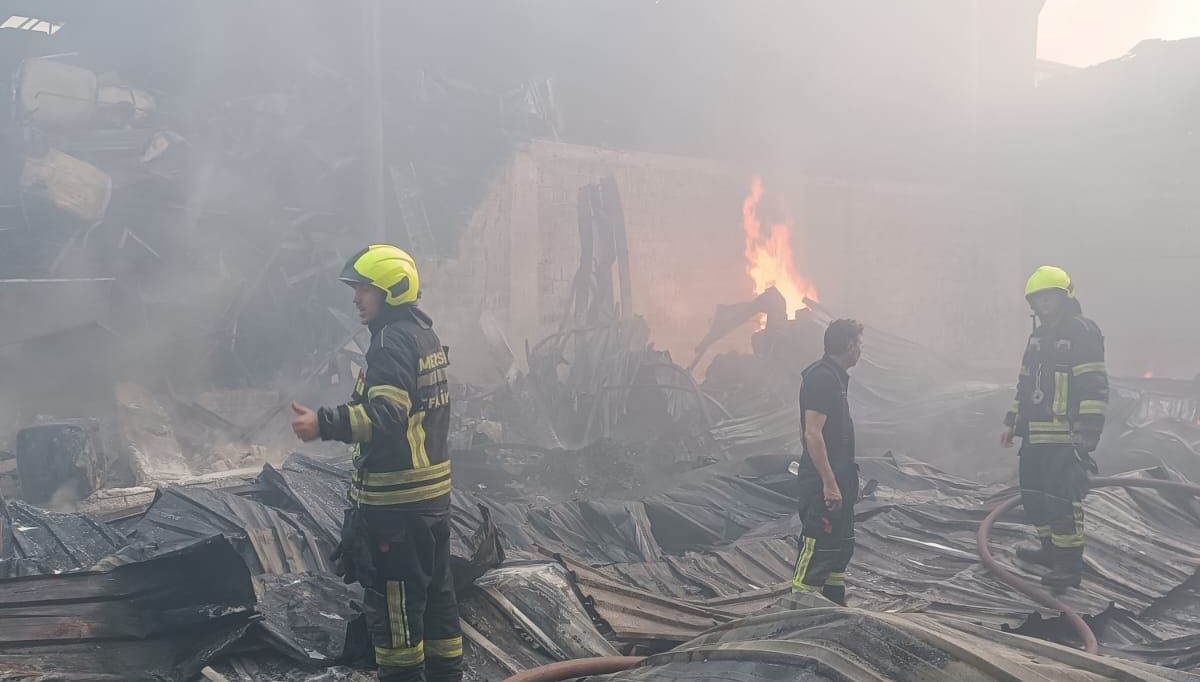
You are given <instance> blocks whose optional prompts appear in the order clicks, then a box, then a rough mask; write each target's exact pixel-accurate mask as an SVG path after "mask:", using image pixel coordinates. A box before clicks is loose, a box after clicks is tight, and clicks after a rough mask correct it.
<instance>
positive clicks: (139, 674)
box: [0, 537, 254, 682]
mask: <svg viewBox="0 0 1200 682" xmlns="http://www.w3.org/2000/svg"><path fill="white" fill-rule="evenodd" d="M164 550H165V551H164V552H163V553H162V554H160V555H159V556H157V557H155V558H153V559H150V560H147V561H140V562H136V563H131V564H127V565H124V566H118V567H117V568H114V569H113V570H111V571H108V572H97V571H83V572H74V573H64V574H62V575H45V576H29V577H23V578H13V579H10V580H3V581H0V671H3V672H4V673H6V674H7V675H12V676H15V677H17V679H22V678H21V677H20V676H19V674H20V673H22V671H25V672H28V674H29V676H30V677H29V679H64V680H79V681H82V680H108V681H112V680H129V681H138V680H154V681H155V682H162V681H164V680H170V681H178V682H191V681H192V680H193V679H195V677H196V675H198V674H199V672H200V668H201V667H203V666H204V665H205V661H207V660H209V659H211V658H212V656H213V655H214V654H215V653H216V652H218V651H221V650H223V649H225V648H226V647H228V646H229V645H230V644H232V643H233V642H235V641H237V640H238V639H240V638H241V637H242V636H243V635H244V634H245V632H246V629H247V628H248V627H249V625H250V622H251V618H252V616H253V613H254V611H253V607H254V591H253V588H252V587H251V584H250V572H249V571H248V570H247V569H246V565H245V563H244V562H243V561H242V557H240V556H239V555H238V553H237V552H236V551H235V550H234V549H233V547H232V546H230V544H229V543H228V542H227V541H226V540H225V539H224V538H221V537H214V538H210V539H207V540H203V541H201V542H193V543H190V544H187V545H186V546H184V547H182V548H178V549H175V550H167V549H166V548H164ZM38 674H45V675H49V676H50V677H49V678H43V677H37V675H38ZM5 679H12V678H11V677H6V678H5Z"/></svg>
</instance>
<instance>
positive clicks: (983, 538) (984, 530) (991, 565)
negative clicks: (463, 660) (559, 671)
mask: <svg viewBox="0 0 1200 682" xmlns="http://www.w3.org/2000/svg"><path fill="white" fill-rule="evenodd" d="M1106 486H1121V487H1124V488H1153V489H1155V490H1173V491H1175V492H1181V493H1188V494H1190V495H1195V496H1198V497H1200V485H1196V484H1195V483H1185V482H1182V481H1163V480H1157V479H1149V478H1121V477H1107V478H1093V479H1091V487H1092V488H1103V487H1106ZM1020 503H1021V498H1020V497H1019V496H1018V497H1013V498H1011V499H1008V500H1005V501H1004V502H1001V503H1000V504H999V505H997V506H996V508H995V509H993V510H992V512H991V513H990V514H988V515H987V518H985V519H984V520H983V523H981V524H979V532H978V533H976V534H975V545H976V548H977V549H978V550H979V558H980V560H981V561H983V565H984V566H986V567H987V569H988V570H989V571H991V572H992V573H993V574H994V575H995V576H996V577H997V578H998V579H1000V581H1001V582H1003V583H1004V584H1006V585H1008V586H1009V587H1011V588H1013V589H1014V590H1016V591H1018V592H1020V593H1021V594H1023V595H1025V596H1027V597H1029V598H1030V599H1032V600H1034V601H1035V602H1037V603H1039V604H1041V605H1042V606H1045V607H1046V608H1049V609H1054V610H1055V611H1060V612H1061V613H1062V614H1063V616H1064V617H1065V618H1066V619H1067V621H1068V622H1069V623H1070V624H1071V627H1073V628H1075V631H1076V632H1077V633H1079V638H1080V639H1081V640H1082V641H1083V650H1084V651H1086V652H1088V653H1089V654H1094V653H1098V652H1099V644H1098V643H1097V642H1096V635H1095V633H1093V632H1092V629H1091V628H1090V627H1088V624H1087V623H1085V622H1083V618H1082V617H1081V616H1080V615H1079V614H1078V613H1076V612H1075V610H1074V609H1072V608H1071V607H1070V606H1067V605H1066V604H1064V603H1063V602H1061V601H1059V600H1058V599H1056V598H1055V597H1054V596H1053V595H1051V594H1050V593H1049V592H1047V591H1046V590H1043V589H1041V588H1040V587H1034V586H1033V585H1032V584H1030V583H1029V582H1027V581H1025V580H1022V579H1020V578H1018V577H1017V576H1015V575H1013V574H1012V573H1009V572H1008V570H1006V569H1005V568H1003V567H1002V566H1000V564H999V563H997V562H996V559H995V558H994V557H993V556H992V553H991V551H989V550H988V535H989V534H990V533H991V532H992V524H994V523H995V522H996V519H998V518H1000V517H1001V516H1003V515H1004V514H1006V513H1008V511H1009V510H1011V509H1012V508H1013V507H1016V506H1017V505H1018V504H1020ZM568 679H569V678H568Z"/></svg>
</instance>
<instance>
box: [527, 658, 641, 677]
mask: <svg viewBox="0 0 1200 682" xmlns="http://www.w3.org/2000/svg"><path fill="white" fill-rule="evenodd" d="M642 660H643V657H641V656H600V657H597V658H576V659H574V660H571V661H559V662H558V663H551V664H549V665H543V666H541V667H539V668H530V669H529V670H525V671H522V672H519V673H517V674H516V675H513V676H512V677H510V678H508V679H506V680H504V682H562V681H563V680H573V679H575V678H576V677H584V676H586V675H606V674H608V673H618V672H621V671H622V670H629V669H630V668H632V667H633V666H635V665H637V664H638V663H641V662H642Z"/></svg>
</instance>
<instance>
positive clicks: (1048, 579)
mask: <svg viewBox="0 0 1200 682" xmlns="http://www.w3.org/2000/svg"><path fill="white" fill-rule="evenodd" d="M1025 297H1026V299H1027V300H1028V301H1029V305H1030V307H1032V308H1033V311H1034V314H1035V315H1036V316H1037V326H1036V327H1035V328H1034V330H1033V334H1032V335H1031V336H1030V337H1029V344H1028V345H1027V346H1026V348H1025V357H1024V359H1023V360H1022V361H1021V372H1020V377H1019V378H1018V380H1017V397H1016V400H1015V401H1014V403H1013V406H1012V408H1011V409H1010V410H1009V412H1008V414H1007V415H1006V416H1005V419H1004V424H1005V429H1004V433H1003V434H1002V435H1001V443H1002V444H1003V445H1004V446H1005V447H1012V444H1013V439H1014V437H1020V438H1021V450H1020V452H1019V456H1020V460H1021V462H1020V480H1021V502H1022V504H1023V505H1024V507H1025V516H1026V517H1027V518H1028V519H1029V522H1030V523H1031V524H1033V526H1034V527H1035V528H1036V529H1037V535H1038V540H1039V544H1038V546H1037V547H1034V548H1027V547H1020V548H1018V550H1017V555H1018V556H1020V557H1021V558H1023V559H1025V560H1027V561H1033V562H1037V563H1040V564H1044V565H1046V566H1049V567H1050V568H1051V569H1052V570H1051V572H1050V573H1048V574H1046V575H1044V576H1042V583H1043V584H1045V585H1048V586H1051V587H1070V586H1078V585H1079V583H1080V577H1081V574H1082V572H1083V541H1084V532H1083V497H1084V495H1086V494H1087V490H1088V479H1087V471H1085V469H1091V470H1092V471H1093V472H1095V471H1096V465H1095V462H1094V461H1093V460H1092V458H1091V452H1092V451H1093V450H1095V449H1096V445H1097V444H1098V443H1099V442H1100V432H1101V430H1102V429H1103V428H1104V410H1105V407H1106V405H1107V404H1108V374H1107V373H1106V371H1105V368H1104V337H1103V335H1101V333H1100V328H1099V327H1097V326H1096V323H1095V322H1092V321H1091V320H1089V319H1087V318H1086V317H1084V316H1083V309H1082V307H1081V306H1080V305H1079V301H1078V300H1077V299H1076V298H1075V286H1074V284H1072V282H1071V277H1070V276H1069V275H1068V274H1067V273H1066V272H1065V271H1064V270H1062V269H1061V268H1056V267H1050V266H1043V267H1040V268H1038V269H1037V271H1035V272H1034V273H1033V276H1031V277H1030V278H1029V281H1028V283H1027V284H1026V286H1025Z"/></svg>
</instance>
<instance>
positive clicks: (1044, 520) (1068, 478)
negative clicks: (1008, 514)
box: [1019, 444, 1088, 552]
mask: <svg viewBox="0 0 1200 682" xmlns="http://www.w3.org/2000/svg"><path fill="white" fill-rule="evenodd" d="M1019 456H1020V458H1021V462H1020V481H1021V504H1022V505H1023V506H1024V507H1025V518H1026V519H1028V521H1029V523H1030V524H1031V525H1032V526H1033V527H1034V528H1035V529H1036V530H1037V534H1038V538H1039V539H1041V540H1043V541H1049V542H1050V543H1051V544H1052V545H1053V546H1054V547H1055V549H1059V550H1063V549H1069V550H1073V551H1076V552H1081V551H1082V548H1083V540H1084V534H1083V498H1084V495H1086V494H1087V491H1088V477H1087V471H1085V469H1084V466H1083V463H1082V462H1081V461H1080V459H1079V456H1078V454H1076V452H1075V448H1074V447H1073V446H1071V445H1028V444H1023V445H1022V446H1021V450H1020V455H1019Z"/></svg>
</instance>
